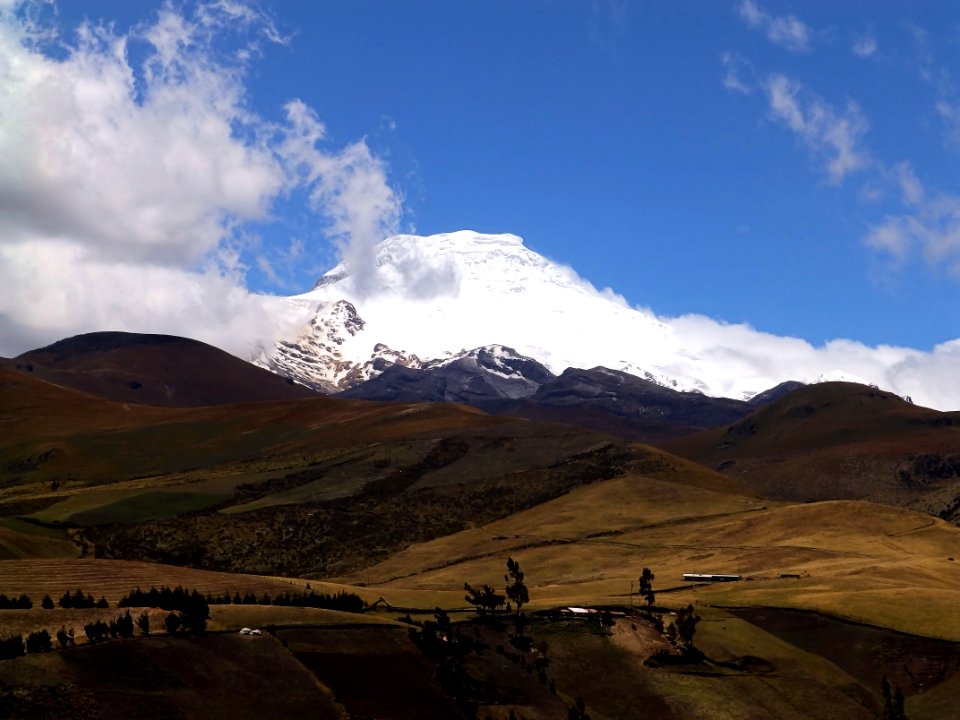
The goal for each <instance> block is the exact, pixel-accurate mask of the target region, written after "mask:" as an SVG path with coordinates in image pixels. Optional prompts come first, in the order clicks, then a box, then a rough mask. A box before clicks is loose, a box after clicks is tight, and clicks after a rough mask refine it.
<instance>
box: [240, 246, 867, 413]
mask: <svg viewBox="0 0 960 720" xmlns="http://www.w3.org/2000/svg"><path fill="white" fill-rule="evenodd" d="M641 292H642V290H641ZM287 302H288V304H289V308H290V312H289V315H290V316H293V315H295V314H297V313H299V314H300V315H304V314H306V315H307V317H306V318H305V321H306V322H305V324H304V325H303V328H302V330H301V331H300V332H299V334H298V335H297V336H296V337H291V338H288V339H287V340H285V341H283V342H280V343H278V344H277V347H276V350H275V352H274V353H273V355H272V356H271V357H261V358H260V359H259V362H260V364H262V365H264V366H266V367H269V368H271V369H273V370H276V371H277V372H280V373H282V374H285V375H288V376H289V377H293V378H294V379H295V380H298V381H300V382H303V383H305V384H307V385H311V386H312V387H315V388H319V389H324V390H327V391H331V392H333V391H338V390H343V389H346V388H350V387H354V386H356V385H357V384H358V383H360V382H363V381H365V380H367V379H370V378H372V377H375V376H376V375H377V374H379V373H380V372H382V371H383V370H384V369H386V368H387V367H390V366H391V365H394V364H398V365H401V366H405V367H409V368H420V367H425V366H428V367H437V365H436V363H461V364H464V368H465V369H466V366H467V365H470V364H471V363H472V364H473V365H475V366H477V367H480V366H482V369H483V370H484V372H485V373H486V374H487V375H489V376H491V377H492V376H493V375H495V374H499V375H501V376H502V377H503V378H504V379H507V378H510V377H513V376H515V375H516V374H517V373H516V372H515V371H517V369H518V368H521V367H522V363H523V362H524V360H523V359H524V358H525V359H528V360H527V361H529V359H533V360H535V361H537V362H538V363H542V365H543V366H545V367H546V369H547V370H548V371H549V372H551V373H553V374H554V375H559V374H560V373H561V372H563V371H564V370H565V369H567V368H570V367H574V368H592V367H600V366H602V367H607V368H611V369H613V370H618V371H623V372H627V373H630V374H632V375H636V376H639V377H641V378H644V379H647V380H650V381H652V382H655V383H657V384H659V385H663V386H664V387H669V388H671V389H674V390H679V391H693V392H700V393H703V394H705V395H712V396H720V397H735V398H749V397H752V396H753V395H754V394H756V393H757V392H759V391H762V390H765V389H767V388H769V387H772V386H773V385H775V384H777V383H778V382H781V381H783V380H789V379H793V378H794V377H798V376H799V377H803V376H806V375H807V372H802V373H800V372H796V371H792V370H791V369H790V368H782V367H773V366H772V365H771V363H770V362H769V361H768V360H767V359H765V358H764V357H763V355H762V353H763V350H762V348H756V347H753V345H755V344H756V342H757V338H760V339H761V340H763V341H766V337H765V336H762V335H761V334H760V333H756V332H755V331H753V330H752V329H750V328H747V327H746V326H723V325H722V324H720V323H716V322H715V321H711V320H709V319H707V318H703V317H700V316H686V317H681V318H675V319H673V320H671V321H670V322H669V323H668V322H664V321H662V320H661V319H659V318H658V317H657V316H655V315H654V314H653V313H652V312H650V311H649V310H645V309H643V308H633V307H630V305H629V304H628V303H627V302H626V301H625V300H624V299H623V298H622V297H621V296H619V295H617V294H616V293H614V292H613V291H611V290H609V289H604V290H598V289H596V288H595V287H594V286H593V285H591V284H590V283H589V282H587V281H586V280H584V279H582V278H581V277H580V276H579V275H577V273H576V272H575V271H574V270H573V269H571V268H569V267H566V266H564V265H562V264H559V263H556V262H553V261H551V260H549V259H547V258H545V257H543V256H542V255H539V254H538V253H536V252H534V251H533V250H531V249H530V248H528V247H526V245H525V244H524V242H523V240H522V239H520V238H519V237H517V236H516V235H509V234H504V235H490V234H483V233H477V232H473V231H467V230H464V231H459V232H453V233H445V234H439V235H431V236H428V237H421V236H416V235H396V236H393V237H390V238H387V239H386V240H384V241H383V242H381V243H380V244H379V245H378V246H377V247H376V248H375V251H374V253H373V257H372V258H369V259H368V262H367V263H366V264H365V265H362V266H359V267H358V266H351V265H350V264H348V263H346V262H344V263H340V264H338V265H337V266H336V267H334V268H332V269H331V270H329V271H328V272H326V273H324V275H323V276H322V277H321V278H320V279H319V280H318V281H317V283H316V285H315V286H314V287H313V289H311V290H310V291H309V292H307V293H304V294H302V295H298V296H295V297H291V298H287ZM720 330H722V331H723V338H722V342H721V341H720ZM731 337H734V338H735V337H742V338H743V341H744V347H743V348H742V349H732V347H731V344H730V338H731ZM777 342H781V341H780V340H777ZM782 342H787V343H794V344H798V345H797V349H798V350H801V351H804V352H805V351H806V348H805V347H803V346H802V341H794V340H784V341H782ZM806 347H809V346H806ZM460 348H474V350H470V351H463V350H459V349H460ZM758 358H759V360H758ZM517 363H520V365H518V364H517ZM528 369H529V368H525V369H523V370H522V371H518V372H519V375H520V376H523V375H525V373H527V371H528ZM823 377H824V378H828V377H829V378H830V379H835V378H836V377H837V376H836V375H835V374H834V373H829V374H827V375H824V376H823ZM843 377H844V379H850V380H853V381H860V382H864V381H863V380H862V378H856V377H855V376H852V375H844V376H843ZM517 387H518V388H519V387H520V385H517ZM528 391H530V388H527V389H526V390H524V392H528Z"/></svg>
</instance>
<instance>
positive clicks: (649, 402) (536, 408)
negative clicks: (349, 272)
mask: <svg viewBox="0 0 960 720" xmlns="http://www.w3.org/2000/svg"><path fill="white" fill-rule="evenodd" d="M798 387H802V383H782V384H781V385H778V386H777V387H776V388H772V389H771V390H768V391H766V392H764V393H761V394H760V395H758V396H756V397H755V398H754V399H753V400H751V401H750V402H745V401H741V400H731V399H728V398H712V397H708V396H706V395H702V394H700V393H695V392H679V391H677V390H673V389H671V388H666V387H663V386H662V385H658V384H657V383H655V382H652V381H650V380H646V379H643V378H639V377H637V376H635V375H631V374H629V373H625V372H620V371H616V370H610V369H608V368H603V367H597V368H593V369H591V370H581V369H578V368H568V369H567V370H565V371H564V372H563V373H562V374H561V375H559V376H555V375H553V374H552V373H550V371H549V370H547V368H546V367H544V366H543V365H541V364H540V363H539V362H537V361H536V360H532V359H531V358H527V357H524V356H522V355H519V354H517V353H515V352H514V351H512V350H510V349H509V348H502V347H500V346H490V347H487V348H478V349H476V350H472V351H470V352H469V353H463V354H461V355H460V356H457V357H456V358H454V359H452V360H445V361H434V362H431V363H427V364H426V365H425V366H424V367H423V368H422V369H411V368H406V367H400V366H397V365H394V366H391V367H388V368H387V369H386V370H385V371H384V372H383V373H382V374H381V375H379V376H378V377H375V378H373V379H372V380H368V381H367V382H365V383H363V384H361V385H358V386H356V387H354V388H351V389H350V390H347V391H346V392H344V393H341V396H342V397H350V398H358V399H365V400H384V401H394V402H463V403H467V404H470V405H473V406H475V407H478V408H480V409H481V410H485V411H487V412H490V413H493V414H497V415H514V416H517V417H525V418H529V419H531V420H542V421H551V422H562V423H567V424H570V425H578V426H580V427H585V428H590V429H593V430H600V431H603V432H608V433H611V434H614V435H619V436H621V437H625V438H628V439H631V440H644V441H649V442H653V441H656V440H660V439H665V438H670V437H676V436H678V435H685V434H688V433H691V432H695V431H698V430H702V429H704V428H709V427H717V426H721V425H726V424H729V423H733V422H736V421H738V420H740V419H741V418H743V417H745V416H746V415H748V414H749V413H751V412H753V411H754V410H755V409H756V408H757V407H761V406H763V405H765V404H767V403H770V402H773V401H774V400H776V399H777V398H779V397H782V396H783V395H785V394H787V393H789V392H791V391H792V390H794V389H796V388H798Z"/></svg>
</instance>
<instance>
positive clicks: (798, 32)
mask: <svg viewBox="0 0 960 720" xmlns="http://www.w3.org/2000/svg"><path fill="white" fill-rule="evenodd" d="M737 13H738V14H739V15H740V18H741V19H742V20H743V21H744V22H745V23H746V24H747V26H748V27H750V28H752V29H754V30H758V31H760V32H762V33H763V34H764V35H766V37H767V39H768V40H769V41H770V42H772V43H773V44H774V45H778V46H780V47H782V48H784V49H786V50H791V51H793V52H808V51H809V50H810V43H811V36H812V33H811V32H810V28H809V27H808V26H807V24H806V23H804V22H803V21H802V20H800V19H799V18H797V17H796V16H794V15H782V16H780V15H774V14H772V13H770V12H768V11H767V10H765V9H764V8H762V7H761V6H760V5H759V4H758V3H757V2H755V1H754V0H740V3H739V4H738V5H737Z"/></svg>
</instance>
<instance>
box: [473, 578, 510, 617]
mask: <svg viewBox="0 0 960 720" xmlns="http://www.w3.org/2000/svg"><path fill="white" fill-rule="evenodd" d="M463 589H464V590H466V591H467V594H466V595H464V600H466V601H467V602H468V603H470V604H471V605H475V606H476V608H477V612H478V613H479V614H480V615H486V614H487V613H488V612H495V611H496V610H497V608H500V607H503V604H504V603H505V602H506V597H505V596H503V595H500V594H499V593H498V592H497V591H496V590H494V589H493V588H492V587H490V586H489V585H484V586H483V587H482V588H479V589H478V588H474V587H472V586H471V585H470V583H464V584H463Z"/></svg>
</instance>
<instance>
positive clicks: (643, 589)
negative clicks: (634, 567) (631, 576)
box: [637, 568, 656, 605]
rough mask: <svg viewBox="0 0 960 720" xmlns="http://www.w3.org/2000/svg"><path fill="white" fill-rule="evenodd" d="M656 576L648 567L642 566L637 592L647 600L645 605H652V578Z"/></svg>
mask: <svg viewBox="0 0 960 720" xmlns="http://www.w3.org/2000/svg"><path fill="white" fill-rule="evenodd" d="M654 577H656V576H655V575H654V574H653V573H652V572H651V571H650V568H644V569H643V572H642V573H640V583H639V584H638V585H637V594H638V595H639V596H640V597H642V598H643V599H644V600H646V601H647V605H653V600H654V594H653V579H654Z"/></svg>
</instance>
